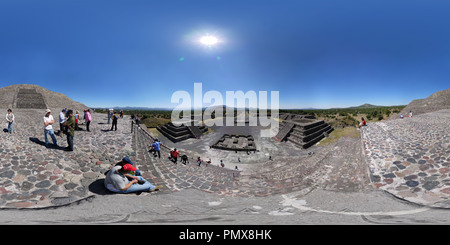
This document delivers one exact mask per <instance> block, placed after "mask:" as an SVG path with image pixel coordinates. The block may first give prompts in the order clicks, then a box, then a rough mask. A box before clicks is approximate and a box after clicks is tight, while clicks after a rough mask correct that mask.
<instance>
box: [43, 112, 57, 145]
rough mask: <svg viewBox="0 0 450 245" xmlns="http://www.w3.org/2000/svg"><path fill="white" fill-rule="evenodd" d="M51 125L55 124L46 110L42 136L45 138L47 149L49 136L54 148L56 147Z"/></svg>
mask: <svg viewBox="0 0 450 245" xmlns="http://www.w3.org/2000/svg"><path fill="white" fill-rule="evenodd" d="M53 123H55V120H54V119H53V116H52V115H51V110H50V109H47V110H46V111H45V116H44V136H45V147H47V148H48V135H49V134H50V137H52V141H53V145H54V146H55V147H58V141H57V140H56V137H55V132H54V131H53V126H52V125H53Z"/></svg>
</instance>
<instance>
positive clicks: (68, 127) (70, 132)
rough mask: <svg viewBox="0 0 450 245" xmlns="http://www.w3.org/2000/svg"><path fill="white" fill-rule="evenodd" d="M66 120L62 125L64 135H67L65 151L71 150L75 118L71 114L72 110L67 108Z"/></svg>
mask: <svg viewBox="0 0 450 245" xmlns="http://www.w3.org/2000/svg"><path fill="white" fill-rule="evenodd" d="M67 116H68V118H67V120H66V122H65V123H64V126H65V127H66V131H67V133H66V135H67V145H68V146H67V148H66V151H73V136H74V135H75V118H74V116H73V111H72V110H68V111H67Z"/></svg>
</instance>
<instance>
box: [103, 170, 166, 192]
mask: <svg viewBox="0 0 450 245" xmlns="http://www.w3.org/2000/svg"><path fill="white" fill-rule="evenodd" d="M130 171H136V168H135V167H133V166H132V165H131V164H125V165H123V166H119V165H116V166H114V167H113V168H112V169H111V170H110V171H109V172H108V174H107V175H106V178H105V187H106V189H108V190H110V191H112V192H116V193H132V192H141V191H156V190H159V189H161V188H162V187H163V186H162V185H158V186H154V185H152V184H151V183H150V182H148V181H147V180H145V179H144V178H142V176H131V177H130V176H128V177H127V176H126V175H127V174H128V173H129V172H130ZM129 178H131V180H130V179H129Z"/></svg>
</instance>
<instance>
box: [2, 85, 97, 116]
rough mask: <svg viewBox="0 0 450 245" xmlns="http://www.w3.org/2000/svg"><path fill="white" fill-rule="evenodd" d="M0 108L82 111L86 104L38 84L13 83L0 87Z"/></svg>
mask: <svg viewBox="0 0 450 245" xmlns="http://www.w3.org/2000/svg"><path fill="white" fill-rule="evenodd" d="M0 108H12V109H47V108H49V109H61V108H70V109H73V110H78V111H80V110H81V111H82V110H84V109H87V108H89V107H87V106H86V105H84V104H82V103H80V102H76V101H73V100H72V99H70V98H69V97H67V96H66V95H64V94H61V93H56V92H53V91H50V90H48V89H45V88H43V87H41V86H38V85H32V84H15V85H10V86H7V87H3V88H0Z"/></svg>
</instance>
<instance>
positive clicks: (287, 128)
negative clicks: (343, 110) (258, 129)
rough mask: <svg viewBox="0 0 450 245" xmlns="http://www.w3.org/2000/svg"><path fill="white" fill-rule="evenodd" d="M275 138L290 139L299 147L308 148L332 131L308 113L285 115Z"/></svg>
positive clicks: (324, 123) (279, 139)
mask: <svg viewBox="0 0 450 245" xmlns="http://www.w3.org/2000/svg"><path fill="white" fill-rule="evenodd" d="M283 118H284V119H285V120H284V121H282V122H281V124H280V129H279V131H278V134H277V135H276V136H275V139H277V140H278V141H290V142H292V143H294V144H296V145H298V146H299V147H301V148H304V149H306V148H309V147H311V146H312V145H314V144H315V143H317V142H319V141H320V140H321V139H323V138H324V137H325V136H326V135H327V134H329V133H331V132H332V131H333V128H332V127H331V126H330V125H328V123H326V122H325V121H323V120H317V119H315V118H314V117H312V116H308V115H287V116H286V115H285V116H283Z"/></svg>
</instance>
